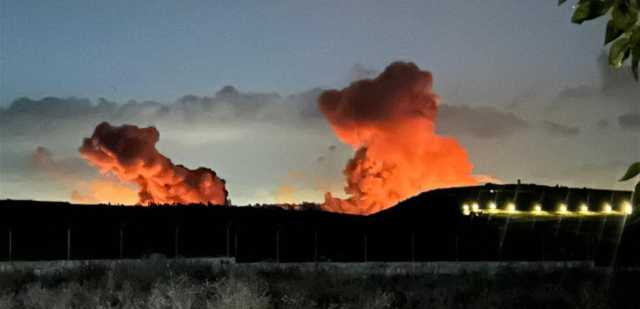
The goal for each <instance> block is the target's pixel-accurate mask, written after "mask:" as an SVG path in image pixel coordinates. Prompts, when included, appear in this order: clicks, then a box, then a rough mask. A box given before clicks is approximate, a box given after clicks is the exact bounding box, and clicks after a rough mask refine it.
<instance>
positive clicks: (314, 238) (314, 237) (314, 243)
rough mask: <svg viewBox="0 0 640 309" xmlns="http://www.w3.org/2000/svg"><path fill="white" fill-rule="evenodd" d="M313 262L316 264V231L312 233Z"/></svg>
mask: <svg viewBox="0 0 640 309" xmlns="http://www.w3.org/2000/svg"><path fill="white" fill-rule="evenodd" d="M313 261H314V262H315V263H318V231H317V230H316V231H314V232H313Z"/></svg>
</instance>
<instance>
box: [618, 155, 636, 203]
mask: <svg viewBox="0 0 640 309" xmlns="http://www.w3.org/2000/svg"><path fill="white" fill-rule="evenodd" d="M638 175H640V161H638V162H636V163H633V164H631V166H629V169H627V172H626V173H625V174H624V176H622V178H620V181H627V180H629V179H632V178H634V177H636V176H638ZM631 204H632V205H633V206H634V207H638V205H640V181H638V183H636V188H635V190H634V191H633V196H632V197H631Z"/></svg>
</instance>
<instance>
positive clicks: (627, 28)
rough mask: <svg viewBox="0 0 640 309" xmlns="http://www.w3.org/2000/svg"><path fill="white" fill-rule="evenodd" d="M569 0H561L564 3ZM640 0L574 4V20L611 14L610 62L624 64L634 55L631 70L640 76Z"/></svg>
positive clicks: (608, 35)
mask: <svg viewBox="0 0 640 309" xmlns="http://www.w3.org/2000/svg"><path fill="white" fill-rule="evenodd" d="M565 2H567V0H559V2H558V5H562V4H564V3H565ZM638 11H640V0H578V2H577V3H576V4H575V5H574V11H573V16H572V17H571V21H572V22H573V23H576V24H582V23H583V22H585V21H589V20H593V19H596V18H599V17H602V16H605V15H606V16H608V17H609V22H607V29H606V31H605V37H604V45H605V46H606V45H611V46H610V47H609V65H610V66H612V67H614V68H621V67H622V66H623V65H624V64H625V62H626V61H627V60H629V59H631V72H632V73H633V77H634V78H635V79H636V81H637V80H639V78H638V76H639V74H638V64H639V63H640V24H639V23H638Z"/></svg>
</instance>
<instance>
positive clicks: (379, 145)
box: [318, 62, 477, 214]
mask: <svg viewBox="0 0 640 309" xmlns="http://www.w3.org/2000/svg"><path fill="white" fill-rule="evenodd" d="M432 82H433V79H432V76H431V73H430V72H427V71H422V70H420V69H419V68H418V67H417V66H416V65H415V64H413V63H405V62H395V63H392V64H391V65H389V66H388V67H387V68H386V69H385V70H384V72H383V73H382V74H380V75H379V76H378V77H376V78H375V79H364V80H360V81H356V82H353V83H352V84H351V85H349V86H348V87H346V88H344V89H342V90H328V91H325V92H324V93H322V95H321V96H320V98H319V99H318V103H319V106H320V110H321V111H322V113H323V114H324V115H325V116H326V118H327V120H328V121H329V123H330V125H331V127H332V128H333V130H334V131H335V133H336V135H337V136H338V138H339V139H340V140H341V141H342V142H344V143H346V144H349V145H350V146H351V147H353V149H354V150H355V151H356V152H355V154H354V157H353V158H352V159H351V160H350V161H349V163H348V164H347V166H346V167H345V169H344V174H345V176H346V178H347V179H346V180H347V185H346V187H345V193H347V194H348V195H349V196H350V197H349V198H347V199H339V198H335V197H333V196H332V195H331V193H327V194H326V195H325V203H324V205H323V208H324V209H326V210H329V211H336V212H345V213H353V214H371V213H375V212H378V211H380V210H383V209H386V208H389V207H391V206H393V205H395V204H396V203H398V202H400V201H402V200H404V199H406V198H408V197H411V196H413V195H415V194H417V193H419V192H422V191H425V190H429V189H434V188H442V187H452V186H462V185H471V184H475V183H477V181H476V179H475V178H474V177H473V176H472V174H471V171H472V169H473V165H472V164H471V162H470V161H469V158H468V157H467V153H466V151H465V150H464V149H463V148H462V147H461V146H460V144H459V143H458V142H457V141H456V140H455V139H453V138H450V137H443V136H439V135H437V134H436V133H435V121H436V113H437V106H438V102H439V98H438V96H437V95H436V94H434V93H433V91H432Z"/></svg>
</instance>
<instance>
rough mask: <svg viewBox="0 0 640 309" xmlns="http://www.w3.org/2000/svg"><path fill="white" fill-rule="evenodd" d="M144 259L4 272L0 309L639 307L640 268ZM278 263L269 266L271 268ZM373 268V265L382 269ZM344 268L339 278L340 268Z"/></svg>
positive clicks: (1, 284) (2, 274) (1, 279)
mask: <svg viewBox="0 0 640 309" xmlns="http://www.w3.org/2000/svg"><path fill="white" fill-rule="evenodd" d="M266 265H267V266H265V264H262V265H256V264H254V265H248V264H240V265H229V266H224V267H219V266H218V267H212V265H211V263H205V262H197V261H196V262H194V261H189V262H186V261H180V260H165V259H158V260H148V261H142V262H140V261H138V262H126V263H119V264H115V265H112V266H105V265H99V264H90V265H84V266H78V267H70V268H69V267H67V268H64V269H58V270H53V271H37V272H34V271H32V270H29V269H25V268H22V269H20V270H5V271H3V272H0V308H53V309H55V308H180V309H187V308H243V309H245V308H519V309H522V308H637V307H638V295H637V292H636V290H637V278H638V276H639V275H640V271H639V270H630V269H626V270H617V271H613V270H611V269H608V268H607V269H603V268H594V267H552V268H537V267H536V266H533V267H520V266H518V267H510V266H500V267H497V268H494V269H489V268H488V269H486V270H475V271H454V272H448V273H443V272H425V271H418V272H415V273H411V272H389V271H382V272H381V271H376V269H372V270H371V271H370V272H368V271H362V265H359V264H354V265H353V266H354V267H356V268H357V267H360V270H359V271H345V269H349V268H350V267H349V264H346V265H342V266H340V267H337V268H335V269H333V270H332V269H331V268H326V267H320V268H318V269H315V270H314V269H311V270H310V269H309V268H308V267H305V268H304V269H302V268H299V267H295V266H291V267H272V266H268V265H269V264H268V263H267V264H266ZM271 265H274V264H271ZM378 266H379V265H378ZM341 269H342V270H341Z"/></svg>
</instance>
